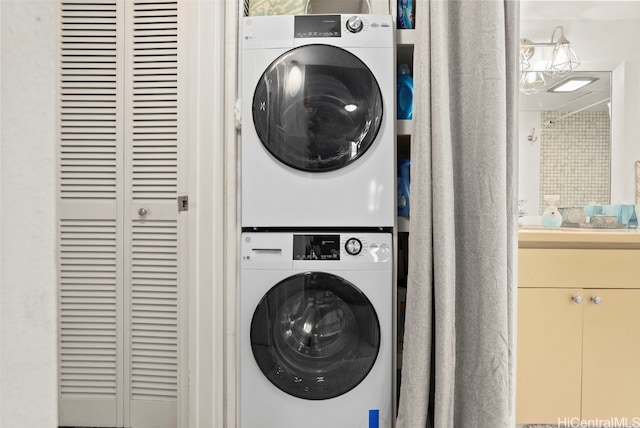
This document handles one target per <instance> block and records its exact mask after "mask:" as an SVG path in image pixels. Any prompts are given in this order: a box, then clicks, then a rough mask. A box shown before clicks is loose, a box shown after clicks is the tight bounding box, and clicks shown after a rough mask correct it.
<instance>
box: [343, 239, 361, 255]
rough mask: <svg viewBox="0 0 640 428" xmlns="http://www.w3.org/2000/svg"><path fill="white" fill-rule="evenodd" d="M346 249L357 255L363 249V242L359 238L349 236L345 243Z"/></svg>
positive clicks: (348, 252)
mask: <svg viewBox="0 0 640 428" xmlns="http://www.w3.org/2000/svg"><path fill="white" fill-rule="evenodd" d="M344 249H345V251H346V252H347V254H349V255H351V256H357V255H358V254H360V251H362V242H360V240H359V239H358V238H349V239H347V242H346V243H345V244H344Z"/></svg>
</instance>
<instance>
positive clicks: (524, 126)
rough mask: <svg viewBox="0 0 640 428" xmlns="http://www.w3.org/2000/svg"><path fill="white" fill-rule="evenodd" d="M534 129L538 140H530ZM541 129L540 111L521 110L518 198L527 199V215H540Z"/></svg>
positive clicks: (525, 205) (525, 204)
mask: <svg viewBox="0 0 640 428" xmlns="http://www.w3.org/2000/svg"><path fill="white" fill-rule="evenodd" d="M533 129H535V136H534V138H537V140H536V141H528V137H529V135H532V130H533ZM540 129H541V124H540V113H539V112H531V111H521V112H520V125H519V133H518V143H519V150H520V152H519V161H520V163H519V169H518V180H519V181H518V199H524V200H526V202H525V203H524V208H525V211H526V215H527V216H538V215H540V202H539V200H540V198H539V195H540Z"/></svg>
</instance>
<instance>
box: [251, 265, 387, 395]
mask: <svg viewBox="0 0 640 428" xmlns="http://www.w3.org/2000/svg"><path fill="white" fill-rule="evenodd" d="M379 347H380V324H379V322H378V317H377V315H376V312H375V310H374V308H373V306H372V304H371V302H370V301H369V299H367V297H366V296H365V295H364V294H363V293H362V292H361V291H360V290H359V289H358V288H356V286H354V285H353V284H351V283H350V282H348V281H346V280H345V279H343V278H340V277H338V276H336V275H332V274H329V273H323V272H306V273H301V274H297V275H294V276H291V277H289V278H287V279H285V280H283V281H281V282H280V283H278V284H276V285H275V286H274V287H273V288H272V289H271V290H269V292H268V293H267V294H266V295H265V296H264V297H263V298H262V300H261V301H260V303H259V304H258V306H257V308H256V310H255V312H254V314H253V319H252V320H251V348H252V350H253V355H254V357H255V359H256V362H257V363H258V366H259V367H260V370H261V371H262V373H263V374H264V375H265V376H266V377H267V378H268V379H269V381H270V382H271V383H273V384H274V385H275V386H276V387H278V388H279V389H281V390H282V391H284V392H286V393H287V394H290V395H293V396H295V397H299V398H304V399H308V400H324V399H329V398H333V397H337V396H339V395H342V394H344V393H346V392H348V391H350V390H351V389H353V388H355V387H356V386H357V385H358V384H359V383H360V382H361V381H362V380H363V379H364V378H365V377H366V376H367V374H368V373H369V371H370V370H371V368H372V367H373V365H374V363H375V360H376V357H377V355H378V350H379Z"/></svg>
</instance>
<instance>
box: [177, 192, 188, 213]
mask: <svg viewBox="0 0 640 428" xmlns="http://www.w3.org/2000/svg"><path fill="white" fill-rule="evenodd" d="M180 211H189V197H188V196H186V195H185V196H178V212H180Z"/></svg>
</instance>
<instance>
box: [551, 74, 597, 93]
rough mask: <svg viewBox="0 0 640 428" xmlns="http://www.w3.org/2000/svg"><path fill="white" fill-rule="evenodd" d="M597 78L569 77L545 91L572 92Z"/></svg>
mask: <svg viewBox="0 0 640 428" xmlns="http://www.w3.org/2000/svg"><path fill="white" fill-rule="evenodd" d="M596 80H598V78H597V77H570V78H568V79H567V80H565V81H562V82H560V83H558V84H557V85H555V86H553V87H552V88H549V89H548V90H547V92H573V91H577V90H578V89H580V88H584V87H585V86H587V85H588V84H590V83H593V82H595V81H596Z"/></svg>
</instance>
